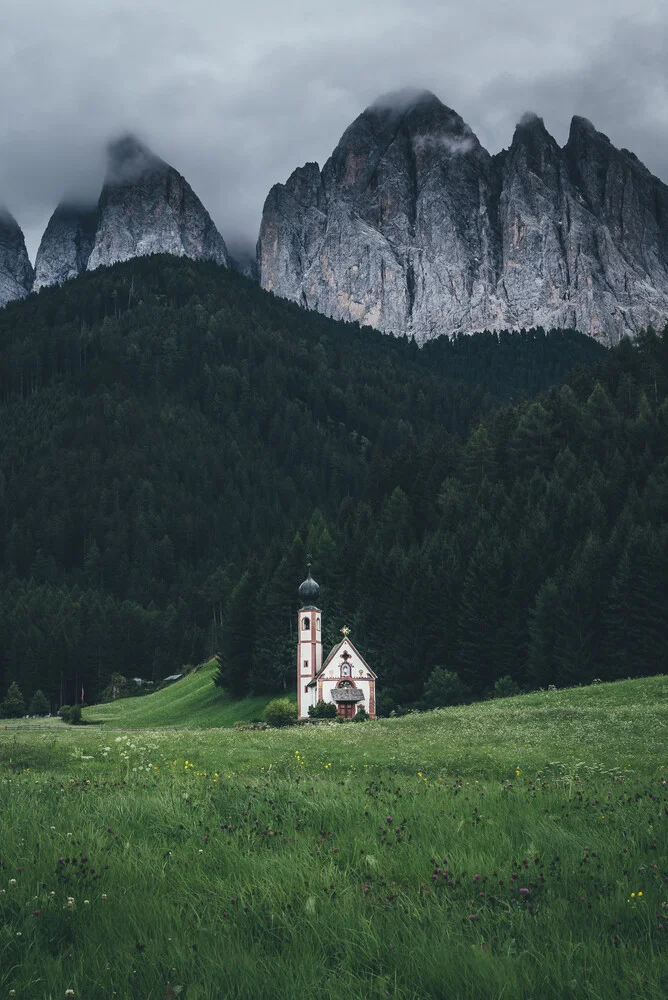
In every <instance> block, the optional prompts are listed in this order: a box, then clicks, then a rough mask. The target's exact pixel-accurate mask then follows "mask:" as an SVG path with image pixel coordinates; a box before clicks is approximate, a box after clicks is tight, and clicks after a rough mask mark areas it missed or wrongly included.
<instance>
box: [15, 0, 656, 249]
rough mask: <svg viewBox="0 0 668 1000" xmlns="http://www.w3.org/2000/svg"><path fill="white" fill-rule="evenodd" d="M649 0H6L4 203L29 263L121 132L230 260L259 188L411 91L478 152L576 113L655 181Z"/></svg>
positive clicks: (562, 128)
mask: <svg viewBox="0 0 668 1000" xmlns="http://www.w3.org/2000/svg"><path fill="white" fill-rule="evenodd" d="M667 52H668V3H666V2H665V0H549V2H545V0H456V2H453V0H335V2H332V3H330V4H320V3H317V2H314V0H287V2H283V3H278V2H277V0H234V2H231V0H188V2H186V3H184V2H183V0H178V2H176V0H58V2H57V3H55V2H54V0H3V2H2V5H1V6H0V94H1V95H2V101H1V104H0V202H3V201H4V202H5V203H6V204H7V206H8V208H9V209H10V210H11V211H12V212H13V214H14V215H15V216H16V218H17V219H18V221H19V223H20V224H21V225H22V227H23V229H24V231H25V233H26V237H27V241H28V248H29V251H30V253H31V256H32V257H33V259H34V254H35V251H36V248H37V243H38V241H39V237H40V235H41V232H42V230H43V228H44V226H45V225H46V222H47V221H48V218H49V216H50V214H51V212H52V210H53V208H54V207H55V205H56V203H57V202H58V200H59V199H60V197H61V196H62V195H63V193H64V192H65V191H69V192H72V193H77V192H78V193H80V194H88V195H90V196H92V195H93V193H94V194H95V195H96V194H97V193H98V190H99V186H100V183H101V174H102V170H103V162H102V161H103V155H102V147H103V144H104V142H105V141H106V140H107V139H108V138H110V137H113V136H114V135H116V134H118V133H119V132H122V131H127V130H128V129H129V130H132V131H135V132H136V133H137V134H138V135H139V136H140V137H141V138H142V139H144V140H145V141H146V142H148V144H149V145H150V146H151V147H152V148H153V150H154V151H155V152H156V153H157V154H159V155H160V156H162V157H163V159H166V160H167V161H168V162H170V163H171V164H172V165H173V166H175V167H176V168H177V169H178V170H179V171H181V173H183V174H184V175H185V176H186V178H187V179H188V181H189V182H190V183H191V185H192V186H193V188H194V189H195V191H196V192H197V194H198V195H199V196H200V198H201V199H202V201H203V202H204V204H205V205H206V207H207V208H208V209H209V211H210V213H211V215H212V216H213V218H214V221H215V222H216V223H217V225H218V226H219V228H220V229H221V232H222V233H223V235H224V237H225V239H226V240H227V241H228V243H229V244H230V245H231V247H232V248H235V246H236V245H237V244H238V243H239V242H242V243H246V244H247V245H251V244H253V243H254V241H255V239H256V236H257V231H258V228H259V223H260V215H261V211H262V204H263V202H264V199H265V196H266V194H267V192H268V191H269V188H270V187H271V185H272V184H273V183H275V182H276V181H284V180H285V179H286V178H287V176H288V175H289V174H290V173H291V172H292V170H293V169H294V167H296V166H299V165H301V164H302V163H304V162H305V161H307V160H318V162H319V163H320V164H321V165H322V163H323V162H324V160H325V159H326V158H327V156H328V155H329V154H330V152H331V151H332V149H333V147H334V146H335V144H336V142H337V141H338V139H339V137H340V135H341V133H342V132H343V130H344V129H345V127H346V126H347V125H348V124H349V123H350V122H351V121H352V120H353V119H354V118H355V117H356V116H357V115H358V114H359V113H360V111H362V110H363V109H364V108H365V107H366V106H367V105H368V104H370V103H371V102H372V101H373V100H374V99H375V98H376V97H377V96H378V95H379V94H382V93H385V92H386V91H389V90H393V89H397V88H402V87H406V86H417V87H427V88H429V89H431V90H433V91H434V93H436V94H437V95H438V96H439V97H440V98H441V100H442V101H444V102H445V103H446V104H448V105H450V106H451V107H453V108H454V109H455V110H456V111H458V112H459V113H460V114H461V115H462V116H463V117H464V118H465V119H466V121H467V122H468V123H469V124H470V125H471V127H472V128H473V130H474V131H475V132H476V133H477V135H478V137H479V138H480V140H481V142H482V143H483V145H485V146H486V147H487V148H488V149H489V150H490V152H497V151H498V150H499V149H502V148H503V147H504V146H507V145H508V144H509V143H510V141H511V138H512V133H513V128H514V125H515V122H516V121H517V120H518V119H519V118H520V117H521V115H522V113H523V112H525V111H527V110H531V111H536V112H537V113H538V114H540V115H542V116H543V118H544V119H545V124H546V125H547V127H548V129H549V130H550V131H551V132H552V134H553V135H554V136H555V137H556V138H557V139H558V140H559V142H562V143H563V142H564V141H565V139H566V135H567V130H568V123H569V121H570V118H571V117H572V115H573V114H581V115H585V116H586V117H588V118H591V120H592V121H593V122H594V124H595V125H596V126H597V128H599V129H600V130H601V131H603V132H606V133H607V134H608V135H609V136H610V138H611V139H612V141H613V142H614V143H615V144H616V145H618V146H626V147H628V148H630V149H632V150H633V151H634V152H635V153H637V154H638V156H639V157H640V158H641V159H642V160H643V161H644V162H645V163H646V164H647V166H649V167H650V169H651V170H652V171H653V172H654V173H656V174H658V175H659V176H660V177H662V179H663V180H665V181H667V182H668V70H667V69H666V67H667V65H668V60H667V59H666V53H667Z"/></svg>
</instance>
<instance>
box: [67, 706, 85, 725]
mask: <svg viewBox="0 0 668 1000" xmlns="http://www.w3.org/2000/svg"><path fill="white" fill-rule="evenodd" d="M66 722H69V724H70V725H71V726H80V725H81V705H72V707H71V709H70V711H69V715H68V717H67V719H66Z"/></svg>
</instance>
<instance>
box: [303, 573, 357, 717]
mask: <svg viewBox="0 0 668 1000" xmlns="http://www.w3.org/2000/svg"><path fill="white" fill-rule="evenodd" d="M299 598H300V600H301V602H302V608H301V611H300V612H299V636H298V641H297V705H298V718H299V719H308V717H309V714H308V710H309V708H310V707H311V706H312V705H316V704H317V703H318V702H319V701H325V702H334V704H335V705H336V711H337V713H338V715H339V716H340V717H341V718H343V719H352V718H353V717H354V716H355V715H356V714H357V712H358V711H359V710H360V709H361V708H363V709H364V710H365V711H366V713H367V715H368V716H369V717H370V718H371V719H375V718H376V675H375V674H374V672H373V670H372V669H371V667H370V666H369V665H368V663H367V662H366V660H365V659H364V657H363V656H362V654H361V653H360V652H359V651H358V650H357V649H356V648H355V646H354V645H353V643H352V642H351V640H350V638H349V633H350V629H349V628H347V627H346V626H344V627H343V628H342V629H341V632H342V633H343V639H342V640H341V642H339V643H338V644H337V645H336V646H334V648H333V649H332V650H331V651H330V653H329V655H328V656H327V658H326V660H325V661H324V662H323V658H322V611H321V610H320V608H319V607H318V600H319V598H320V587H319V586H318V584H317V583H316V582H315V580H314V579H313V577H312V576H311V565H310V563H309V567H308V576H307V578H306V579H305V580H304V582H303V583H302V585H301V586H300V588H299Z"/></svg>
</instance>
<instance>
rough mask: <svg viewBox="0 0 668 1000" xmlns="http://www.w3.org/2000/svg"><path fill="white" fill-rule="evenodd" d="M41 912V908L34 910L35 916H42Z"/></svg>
mask: <svg viewBox="0 0 668 1000" xmlns="http://www.w3.org/2000/svg"><path fill="white" fill-rule="evenodd" d="M41 914H42V911H41V910H33V911H32V915H33V917H39V916H41Z"/></svg>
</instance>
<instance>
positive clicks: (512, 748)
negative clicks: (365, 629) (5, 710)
mask: <svg viewBox="0 0 668 1000" xmlns="http://www.w3.org/2000/svg"><path fill="white" fill-rule="evenodd" d="M200 673H202V672H200ZM187 680H188V681H189V682H190V683H194V679H193V680H192V681H191V679H190V678H188V679H187ZM179 683H182V684H185V683H186V681H183V682H179ZM171 690H173V689H171ZM164 694H167V691H165V692H164ZM159 697H160V693H159V694H156V695H152V696H148V697H146V698H144V699H137V701H142V702H150V701H151V700H152V699H156V700H157V699H158V698H159ZM110 707H113V708H116V707H117V706H110ZM122 707H123V705H122V704H119V705H118V708H122ZM237 717H238V716H237ZM198 718H199V716H198ZM118 721H121V720H120V719H119V720H118ZM667 722H668V679H667V678H665V677H658V678H651V679H647V680H638V681H625V682H621V683H618V684H609V685H598V686H596V687H592V688H583V689H573V690H569V691H559V692H550V693H544V694H536V695H530V696H524V697H518V698H512V699H507V700H503V701H497V702H488V703H484V704H478V705H472V706H468V707H465V708H457V709H448V710H443V711H438V712H433V713H427V714H425V715H413V716H409V717H407V718H404V719H388V720H383V721H378V722H369V723H366V724H355V723H349V724H347V725H338V724H336V723H332V724H330V725H324V726H318V727H299V728H294V729H287V730H271V731H266V732H238V731H236V732H235V731H234V730H229V729H211V730H205V729H197V730H191V731H189V730H185V729H156V730H146V731H144V732H141V733H129V734H127V735H125V734H124V735H122V736H121V735H116V733H115V732H114V735H111V736H107V735H105V727H102V728H97V727H93V726H90V727H81V728H78V729H77V728H74V729H72V728H65V727H63V729H62V731H61V730H54V731H50V732H39V731H31V730H30V729H20V728H16V729H7V730H0V918H1V920H2V929H1V930H0V998H2V997H4V996H7V995H9V992H10V990H14V991H15V995H16V996H17V997H29V998H35V1000H37V998H60V997H63V996H64V995H65V991H66V990H67V989H72V990H74V995H75V996H76V997H79V998H97V997H113V996H116V997H121V998H126V997H127V998H130V997H132V998H136V997H138V998H142V1000H149V998H151V1000H153V998H155V1000H162V998H165V997H176V996H181V997H186V998H190V1000H192V998H196V997H199V998H204V997H207V998H218V997H221V998H223V997H224V998H228V997H230V998H239V1000H241V998H244V1000H246V998H248V1000H250V998H253V1000H281V998H293V997H294V998H302V997H309V998H315V1000H335V998H336V1000H338V998H346V1000H362V998H364V1000H367V998H371V1000H376V998H385V997H390V998H400V1000H427V998H436V1000H441V998H448V1000H488V998H497V997H498V998H501V997H503V998H504V1000H505V998H512V1000H516V998H534V997H535V998H541V1000H542V998H545V1000H552V998H568V1000H577V998H581V997H582V998H591V1000H594V998H595V1000H609V998H619V1000H627V998H636V997H637V998H648V1000H659V998H661V1000H664V998H665V996H666V993H667V992H668V959H667V955H666V941H667V934H668V930H667V929H666V928H668V884H667V882H666V879H667V877H668V872H667V870H666V863H667V854H666V824H667V821H668V793H667V785H666V781H667V777H666V775H667V774H668V772H667V770H666V765H667V763H668V762H667V761H666V752H665V748H666V746H667V745H668V740H667V739H666V736H667ZM518 772H519V773H518ZM446 861H447V864H446ZM521 889H528V892H520V890H521ZM481 893H482V895H481ZM632 893H634V894H635V895H633V896H632V895H631V894H632ZM639 893H642V896H640V895H639ZM52 894H53V895H52ZM68 897H71V898H72V899H73V902H72V904H71V906H70V905H68ZM86 900H87V902H86ZM33 911H38V914H34V912H33ZM471 917H473V918H474V919H470V918H471Z"/></svg>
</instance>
